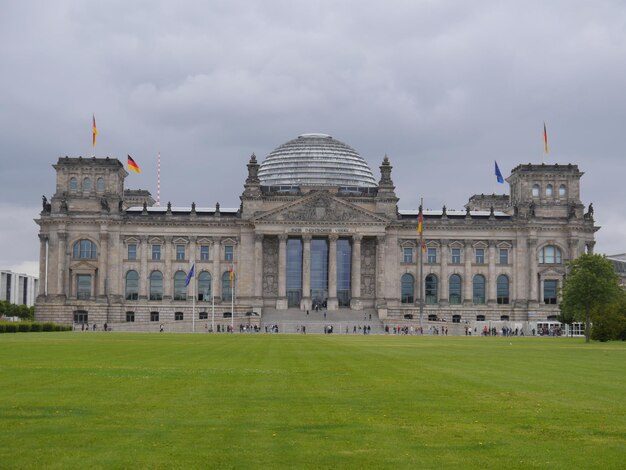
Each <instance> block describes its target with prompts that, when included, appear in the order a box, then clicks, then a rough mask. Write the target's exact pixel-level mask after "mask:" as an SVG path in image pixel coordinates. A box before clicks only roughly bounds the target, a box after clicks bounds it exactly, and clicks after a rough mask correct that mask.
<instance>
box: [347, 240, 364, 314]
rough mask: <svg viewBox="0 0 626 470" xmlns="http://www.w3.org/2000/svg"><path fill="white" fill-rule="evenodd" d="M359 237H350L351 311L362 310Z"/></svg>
mask: <svg viewBox="0 0 626 470" xmlns="http://www.w3.org/2000/svg"><path fill="white" fill-rule="evenodd" d="M362 239H363V237H362V236H361V235H353V236H352V268H351V269H352V278H351V279H350V283H351V287H352V298H351V299H350V308H352V309H353V310H362V309H363V304H362V302H361V240H362Z"/></svg>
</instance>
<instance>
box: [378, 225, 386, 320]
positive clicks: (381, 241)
mask: <svg viewBox="0 0 626 470" xmlns="http://www.w3.org/2000/svg"><path fill="white" fill-rule="evenodd" d="M385 240H386V236H385V235H378V236H377V237H376V305H377V307H378V308H379V309H380V308H386V302H385ZM379 315H380V310H379ZM384 315H386V311H385V312H384Z"/></svg>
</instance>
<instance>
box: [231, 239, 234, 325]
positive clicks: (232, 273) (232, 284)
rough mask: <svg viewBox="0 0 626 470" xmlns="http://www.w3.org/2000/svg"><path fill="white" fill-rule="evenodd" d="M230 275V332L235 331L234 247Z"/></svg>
mask: <svg viewBox="0 0 626 470" xmlns="http://www.w3.org/2000/svg"><path fill="white" fill-rule="evenodd" d="M230 269H231V275H230V332H231V333H234V332H235V249H234V248H233V261H232V264H231V267H230Z"/></svg>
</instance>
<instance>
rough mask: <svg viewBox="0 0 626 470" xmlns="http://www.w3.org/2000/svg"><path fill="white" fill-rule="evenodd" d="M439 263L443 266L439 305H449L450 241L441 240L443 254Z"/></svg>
mask: <svg viewBox="0 0 626 470" xmlns="http://www.w3.org/2000/svg"><path fill="white" fill-rule="evenodd" d="M439 262H440V264H441V280H440V281H441V282H440V283H439V305H441V306H446V305H448V303H449V301H450V299H449V298H448V294H449V293H448V281H449V277H450V274H448V263H449V262H450V253H449V252H448V240H441V253H440V258H439Z"/></svg>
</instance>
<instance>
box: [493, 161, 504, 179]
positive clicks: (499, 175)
mask: <svg viewBox="0 0 626 470" xmlns="http://www.w3.org/2000/svg"><path fill="white" fill-rule="evenodd" d="M494 162H495V161H494ZM495 164H496V179H497V180H498V183H504V178H502V173H500V168H498V162H495Z"/></svg>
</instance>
